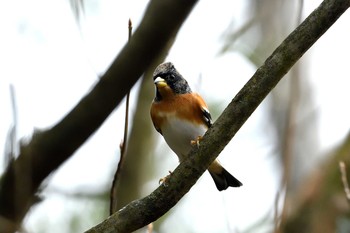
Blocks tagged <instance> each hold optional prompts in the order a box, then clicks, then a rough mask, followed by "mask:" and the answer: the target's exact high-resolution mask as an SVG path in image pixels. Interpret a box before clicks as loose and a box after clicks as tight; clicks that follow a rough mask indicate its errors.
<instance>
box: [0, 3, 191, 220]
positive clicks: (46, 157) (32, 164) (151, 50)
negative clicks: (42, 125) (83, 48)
mask: <svg viewBox="0 0 350 233" xmlns="http://www.w3.org/2000/svg"><path fill="white" fill-rule="evenodd" d="M195 3H196V0H153V1H151V2H150V4H149V6H148V8H147V10H146V13H145V16H144V18H143V20H142V22H141V24H140V26H139V28H138V29H137V30H136V32H135V34H134V35H133V37H132V38H131V40H130V42H129V43H128V44H127V45H126V46H125V47H124V48H123V50H122V51H121V52H120V54H119V55H118V57H117V58H116V59H115V61H114V62H113V63H112V65H111V67H110V68H109V69H108V70H107V72H106V73H105V74H104V75H103V77H102V78H101V79H100V80H99V82H98V83H97V84H96V86H95V87H94V88H93V89H92V90H91V92H90V93H88V94H87V95H86V96H85V97H84V98H82V100H81V101H80V102H79V103H78V105H77V106H76V107H75V108H74V109H73V110H72V111H71V112H69V113H68V114H67V116H65V117H64V119H62V121H60V122H59V123H58V124H57V125H55V126H53V127H52V128H50V129H48V130H46V131H42V132H37V133H35V134H34V136H33V138H32V140H31V141H30V143H29V144H27V145H25V146H23V147H22V149H21V152H20V155H19V157H18V159H16V160H15V161H14V162H13V163H11V164H10V166H9V169H8V170H7V171H6V172H5V173H4V175H3V176H2V177H1V180H0V216H2V217H3V218H6V219H8V220H10V221H12V222H14V223H16V224H19V223H20V222H21V220H22V219H23V217H24V215H25V213H26V212H27V211H28V209H29V208H30V206H31V205H32V203H33V196H34V194H35V192H36V191H37V190H38V187H39V185H40V184H41V183H42V181H43V180H44V179H45V178H46V177H47V176H48V175H49V174H50V173H51V172H52V171H54V170H55V169H57V168H58V167H59V166H60V165H61V164H62V163H63V162H64V161H65V160H67V159H68V158H69V157H70V156H71V155H72V154H73V153H74V152H75V151H76V150H77V149H78V148H79V147H80V146H81V145H82V144H83V143H84V142H85V141H86V140H87V139H88V138H89V137H90V136H91V135H92V134H93V132H95V131H96V130H97V129H98V128H99V127H100V126H101V124H102V123H103V122H104V120H105V119H106V118H107V117H108V116H109V114H110V113H111V112H112V111H113V109H114V108H115V107H116V106H117V105H118V104H119V103H120V101H121V100H122V99H123V97H124V96H125V95H126V93H127V92H128V91H129V90H130V88H131V87H132V86H133V85H134V84H135V82H136V81H137V80H138V78H139V77H140V76H141V75H142V73H143V72H144V71H145V70H146V68H147V67H148V66H149V65H150V64H151V63H152V62H153V61H154V59H155V58H156V57H157V56H158V55H159V53H160V52H161V51H163V49H164V48H165V47H166V45H167V44H168V42H169V41H170V40H171V39H172V38H173V37H174V36H175V35H176V33H177V32H178V30H179V28H180V26H181V24H182V23H183V22H184V20H185V19H186V17H187V16H188V14H189V12H190V11H191V9H192V8H193V6H194V5H195ZM67 85H69V83H67ZM62 94H64V90H62Z"/></svg>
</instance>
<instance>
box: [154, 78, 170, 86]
mask: <svg viewBox="0 0 350 233" xmlns="http://www.w3.org/2000/svg"><path fill="white" fill-rule="evenodd" d="M154 84H155V85H156V86H157V87H158V88H160V87H165V86H167V85H168V84H167V83H166V81H165V80H164V79H162V78H161V77H157V78H156V79H155V80H154Z"/></svg>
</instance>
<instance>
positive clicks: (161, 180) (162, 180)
mask: <svg viewBox="0 0 350 233" xmlns="http://www.w3.org/2000/svg"><path fill="white" fill-rule="evenodd" d="M171 174H172V172H171V171H169V175H167V176H165V177H163V178H160V179H159V181H158V183H159V185H161V184H164V185H166V182H167V180H168V179H169V177H170V176H171Z"/></svg>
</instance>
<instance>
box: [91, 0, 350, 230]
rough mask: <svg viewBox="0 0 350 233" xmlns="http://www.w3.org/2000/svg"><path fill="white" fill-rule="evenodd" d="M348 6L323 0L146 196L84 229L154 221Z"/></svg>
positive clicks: (135, 226) (348, 3) (341, 0)
mask: <svg viewBox="0 0 350 233" xmlns="http://www.w3.org/2000/svg"><path fill="white" fill-rule="evenodd" d="M349 6H350V1H349V0H325V1H324V2H323V3H322V4H321V5H320V6H319V7H318V8H317V9H316V10H315V11H314V12H313V13H312V14H311V15H310V16H309V17H308V18H307V19H306V20H305V21H304V22H303V23H302V24H301V25H300V26H299V27H298V28H297V29H296V30H294V31H293V32H292V33H291V34H290V35H289V36H288V37H287V38H286V39H285V40H284V41H283V42H282V44H281V45H280V46H279V47H278V48H277V49H276V50H275V51H274V52H273V54H272V55H271V56H270V57H269V58H268V59H267V60H266V61H265V63H264V65H263V66H261V67H260V68H259V69H258V70H257V71H256V73H255V74H254V75H253V77H252V78H251V79H250V80H249V81H248V83H247V84H246V85H245V86H244V87H243V88H242V90H241V91H240V92H239V93H238V94H237V95H236V97H235V98H234V99H233V100H232V102H231V103H230V104H229V105H228V107H227V108H226V109H225V111H224V112H223V113H222V114H221V116H220V117H219V119H218V120H217V121H216V122H215V123H214V124H213V126H212V127H211V128H210V129H209V130H208V131H207V132H206V134H205V135H204V137H203V140H202V141H201V144H200V146H199V147H198V148H197V147H194V148H193V149H192V151H191V152H190V154H189V156H188V158H186V159H185V160H184V161H183V162H182V163H180V165H179V166H178V167H177V168H176V169H175V170H174V172H173V173H172V175H171V176H170V177H169V179H168V182H167V185H166V186H165V185H161V186H159V187H158V188H157V189H156V190H155V191H153V192H152V193H151V194H150V195H148V196H147V197H144V198H142V199H140V200H136V201H133V202H131V203H130V204H128V205H127V206H125V207H124V208H122V209H121V210H119V211H118V212H116V213H114V214H113V215H112V216H110V217H109V218H107V219H106V220H104V221H103V222H102V223H100V224H98V225H97V226H95V227H93V228H91V229H90V230H88V231H86V232H87V233H97V232H99V233H102V232H104V233H107V232H131V231H134V230H136V229H139V228H141V227H143V226H145V225H147V224H149V223H150V222H153V221H155V220H156V219H158V218H159V217H160V216H162V215H163V214H165V213H166V212H167V211H168V210H169V209H170V208H172V207H173V206H174V205H175V204H176V203H177V202H178V201H179V200H180V199H181V198H182V197H183V196H184V195H185V194H186V193H187V192H188V191H189V190H190V188H191V187H192V186H193V185H194V184H195V183H196V181H197V180H198V178H199V177H200V176H201V175H202V174H203V172H204V171H205V170H206V169H207V167H208V166H209V165H210V164H211V163H212V162H213V161H214V159H215V158H216V157H217V156H218V154H219V153H220V152H221V151H222V150H223V148H224V147H225V146H226V145H227V143H228V142H229V141H230V140H231V139H232V137H233V136H234V135H235V134H236V133H237V131H238V130H239V129H240V128H241V127H242V125H243V124H244V122H245V121H246V120H247V119H248V118H249V116H250V115H251V114H252V113H253V111H254V110H255V109H256V108H257V107H258V106H259V104H260V103H261V102H262V101H263V99H264V98H265V97H266V96H267V94H268V93H269V92H270V91H271V90H272V89H273V88H274V87H275V86H276V85H277V83H278V82H279V81H280V80H281V79H282V77H283V76H284V75H285V74H286V73H287V72H288V71H289V69H290V68H291V67H292V66H293V65H294V64H295V63H296V62H297V61H298V59H299V58H300V57H301V56H302V55H303V54H304V53H305V52H306V51H307V50H308V49H309V48H310V47H311V46H312V45H313V44H314V43H315V42H316V41H317V39H318V38H320V37H321V36H322V35H323V33H324V32H325V31H326V30H327V29H328V28H329V27H331V25H332V24H333V23H334V22H335V21H336V20H337V19H338V18H339V17H340V16H341V15H342V14H343V13H344V12H345V10H346V9H347V8H348V7H349Z"/></svg>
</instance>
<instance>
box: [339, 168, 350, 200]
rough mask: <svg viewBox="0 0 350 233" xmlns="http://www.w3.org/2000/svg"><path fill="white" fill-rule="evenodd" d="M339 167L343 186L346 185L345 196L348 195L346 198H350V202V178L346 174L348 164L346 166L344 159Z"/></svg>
mask: <svg viewBox="0 0 350 233" xmlns="http://www.w3.org/2000/svg"><path fill="white" fill-rule="evenodd" d="M339 169H340V174H341V180H342V182H343V186H344V192H345V196H346V199H347V200H348V202H349V203H350V188H349V183H348V178H347V176H346V166H345V163H344V162H343V161H340V162H339Z"/></svg>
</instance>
